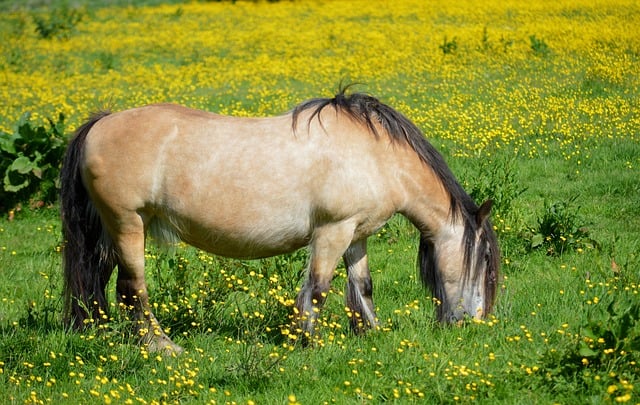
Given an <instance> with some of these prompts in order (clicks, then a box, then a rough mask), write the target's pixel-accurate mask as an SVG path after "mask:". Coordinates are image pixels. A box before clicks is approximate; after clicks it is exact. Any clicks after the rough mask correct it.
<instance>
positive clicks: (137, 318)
mask: <svg viewBox="0 0 640 405" xmlns="http://www.w3.org/2000/svg"><path fill="white" fill-rule="evenodd" d="M126 223H127V224H128V225H127V229H121V230H120V232H118V233H117V235H116V237H115V238H114V243H115V245H116V249H117V251H118V282H117V285H116V293H117V297H118V301H119V302H120V304H121V305H123V306H124V308H125V309H126V310H127V311H129V313H130V314H131V318H132V320H133V321H134V322H135V323H136V332H137V333H138V334H139V336H140V338H141V341H142V342H143V343H144V344H147V345H148V347H149V350H150V351H168V352H176V353H180V352H181V351H182V348H181V347H180V346H178V345H176V344H175V343H173V342H172V341H171V339H169V337H168V336H167V335H166V334H165V333H164V331H163V330H162V328H161V327H160V324H159V323H158V320H157V319H156V317H155V316H154V315H153V312H151V307H150V306H149V295H148V293H147V284H146V282H145V279H144V243H145V237H144V225H143V221H142V218H141V217H140V216H139V215H137V214H135V215H132V216H131V218H129V220H128V221H126Z"/></svg>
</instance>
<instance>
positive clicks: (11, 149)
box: [0, 113, 66, 209]
mask: <svg viewBox="0 0 640 405" xmlns="http://www.w3.org/2000/svg"><path fill="white" fill-rule="evenodd" d="M30 118H31V116H30V114H29V113H26V114H23V115H22V117H21V118H20V120H19V121H18V124H17V126H16V129H15V131H14V133H13V134H9V133H6V132H0V175H2V177H3V187H2V189H1V190H0V197H2V198H1V200H2V205H3V206H2V207H0V209H9V208H11V207H12V206H14V205H15V204H17V203H18V202H21V201H26V200H28V199H30V198H36V199H38V200H39V201H42V202H43V203H51V202H54V201H55V200H56V198H57V190H58V188H59V179H58V176H59V172H60V164H61V162H62V157H63V154H64V151H65V147H66V139H65V136H64V130H65V126H64V115H63V114H62V113H60V114H59V115H58V120H57V122H56V121H54V120H52V119H48V122H49V127H48V128H47V127H45V126H35V125H33V124H32V123H31V122H30Z"/></svg>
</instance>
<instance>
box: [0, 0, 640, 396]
mask: <svg viewBox="0 0 640 405" xmlns="http://www.w3.org/2000/svg"><path fill="white" fill-rule="evenodd" d="M134 3H135V4H138V5H135V6H134V5H133V4H134ZM142 3H143V4H144V5H143V6H141V5H139V4H141V3H140V2H130V1H118V2H115V3H114V2H106V1H77V2H71V1H69V2H62V1H57V0H52V1H45V0H42V1H36V0H34V1H30V2H26V3H22V2H15V1H7V0H3V1H0V9H2V10H4V11H3V12H2V14H0V32H1V35H2V38H3V41H2V43H0V99H1V100H2V103H1V104H0V177H2V179H3V180H2V188H1V189H0V198H1V200H0V206H1V209H2V212H3V219H2V220H0V276H1V277H0V386H1V387H2V389H1V390H0V402H2V403H45V402H51V403H65V402H67V403H85V402H90V401H92V402H104V403H183V402H184V403H196V402H197V403H206V402H211V403H287V402H289V403H296V402H299V403H309V404H315V403H334V402H335V403H363V402H364V403H381V402H398V403H405V402H411V401H427V403H453V402H462V403H468V402H482V403H492V404H493V403H602V402H634V403H638V402H640V393H639V388H638V387H640V385H639V384H640V382H639V378H638V375H639V374H638V373H639V370H638V363H637V362H638V361H639V359H638V357H639V355H640V324H639V322H638V320H639V318H640V301H639V300H638V290H639V288H640V287H639V286H640V274H639V270H640V265H639V262H640V259H639V258H638V250H639V247H640V246H639V245H640V220H639V218H640V215H639V214H640V208H639V207H640V204H639V202H640V182H638V167H639V166H640V143H639V137H640V105H639V104H640V86H639V85H640V68H639V66H640V65H639V63H638V62H639V59H640V32H639V31H638V30H637V28H636V27H637V26H638V24H639V23H640V7H639V6H638V4H637V3H636V2H634V1H625V0H611V1H596V2H593V1H554V2H546V1H542V2H527V3H523V2H516V1H487V2H483V3H482V4H481V5H480V4H479V3H477V2H472V1H459V2H455V3H452V4H440V3H449V2H439V3H437V2H434V3H431V2H423V1H412V0H403V1H396V2H393V3H392V4H393V5H391V3H387V2H376V1H367V2H360V1H353V2H338V1H324V2H317V1H296V2H289V1H287V2H285V1H282V2H275V3H272V2H238V3H233V2H184V3H183V2H171V3H168V2H161V1H148V2H142ZM340 81H346V82H349V81H350V82H359V83H364V85H362V86H361V87H360V89H361V90H365V91H368V92H370V93H372V94H374V95H376V96H378V97H380V98H381V99H382V100H383V101H385V102H387V103H389V104H391V105H392V106H394V107H396V108H398V109H399V110H401V111H402V112H404V113H405V114H406V115H408V116H409V117H410V118H411V119H412V120H413V121H415V122H416V123H417V124H418V125H419V126H420V127H421V128H422V129H423V130H424V132H425V134H426V136H427V137H428V138H429V139H430V140H431V141H432V142H433V143H434V145H436V146H437V147H438V149H440V150H441V151H442V153H443V154H444V155H445V157H446V158H447V161H448V162H449V163H450V165H451V167H452V169H453V170H454V172H455V173H456V174H457V175H458V177H459V179H460V180H461V181H462V182H463V184H464V185H465V188H466V189H467V190H468V191H469V192H470V193H471V194H472V195H473V196H474V198H476V199H477V200H478V201H480V200H483V199H485V198H488V197H492V198H494V199H495V200H496V207H495V211H494V216H493V219H494V225H495V228H496V230H497V232H498V235H499V239H500V244H501V249H502V252H503V257H502V262H503V277H502V280H501V283H500V290H501V291H500V294H499V297H498V303H497V307H496V311H495V314H494V315H493V316H492V317H491V318H489V319H487V320H486V321H483V322H478V323H473V324H469V325H466V326H464V327H461V328H455V327H441V326H439V325H437V324H436V323H435V320H434V305H433V303H432V302H431V300H430V297H429V296H428V293H427V292H426V291H424V290H423V289H421V288H420V286H419V285H418V282H417V281H416V274H415V270H414V263H415V257H416V245H417V240H418V235H417V234H416V232H415V230H413V228H412V227H411V226H410V225H409V224H408V223H407V222H406V221H405V220H403V219H402V218H394V219H393V220H392V221H391V222H390V224H388V225H387V226H385V227H384V228H382V229H381V230H380V231H379V232H378V234H377V235H374V237H373V238H371V243H370V245H371V246H370V253H371V266H372V270H373V273H374V285H375V292H374V298H375V300H376V304H377V305H378V308H379V309H378V312H379V316H380V317H381V321H382V327H381V329H380V330H379V331H375V332H372V333H369V334H367V335H366V336H364V337H355V336H352V335H351V334H350V333H349V332H348V322H347V317H346V315H345V314H344V299H343V296H342V289H343V286H344V278H345V276H346V274H345V270H344V268H339V269H338V271H337V274H336V278H335V280H334V287H333V289H332V291H331V294H330V296H329V299H328V305H327V308H326V310H325V311H324V312H323V313H322V326H321V331H322V336H323V338H322V340H321V341H319V342H317V344H316V347H314V348H312V349H304V348H302V347H299V346H298V345H297V343H296V341H295V340H293V341H292V340H291V339H289V338H288V337H287V336H286V330H287V328H286V327H285V326H286V325H287V324H288V323H289V314H290V312H291V306H292V304H293V299H294V297H295V294H296V289H297V288H298V286H299V284H300V280H301V275H302V273H301V269H302V268H303V267H304V262H305V258H306V253H305V252H304V251H300V252H296V253H295V254H292V255H288V256H284V257H279V258H272V259H268V260H263V261H257V262H241V261H231V260H222V259H220V258H216V257H212V256H210V255H207V254H204V253H202V252H199V251H196V250H194V249H191V248H188V247H186V246H179V247H178V249H177V252H176V254H173V255H170V254H167V253H162V252H159V251H157V250H156V249H155V248H154V247H152V246H149V249H148V252H147V260H148V261H147V269H148V271H147V273H148V281H149V283H150V288H151V293H152V301H153V303H154V305H155V306H157V308H156V313H157V315H158V316H159V318H161V322H162V323H163V324H164V325H167V326H169V327H170V329H171V331H170V334H171V335H172V337H174V338H175V340H176V341H177V342H178V343H180V344H182V345H183V346H185V347H186V350H187V352H186V353H185V354H183V355H182V356H180V357H177V358H167V357H162V356H156V355H154V354H149V353H147V352H146V351H145V350H144V348H139V347H138V346H137V345H136V344H135V341H134V340H133V338H132V337H131V336H130V335H129V334H128V333H127V331H128V330H129V328H128V325H127V320H126V319H121V318H120V316H119V314H118V312H117V311H115V310H114V311H113V312H114V314H113V315H114V319H113V320H112V321H111V322H110V323H109V324H108V325H107V326H106V327H104V328H102V329H100V330H95V331H90V332H88V333H85V334H77V333H71V332H68V331H66V330H64V328H63V327H62V325H61V322H60V311H61V304H62V302H61V298H60V287H61V277H60V244H61V240H60V224H59V218H58V211H57V206H56V203H55V194H56V187H57V184H56V178H57V170H58V168H59V160H60V154H61V153H62V150H63V149H64V142H65V140H66V138H67V137H68V135H69V134H70V133H71V132H72V130H73V129H74V128H76V127H77V126H78V125H79V123H80V122H82V121H83V120H84V119H85V118H86V117H87V116H88V115H89V113H90V112H92V111H94V110H96V109H100V108H104V107H108V108H112V109H114V110H120V109H124V108H128V107H133V106H136V105H140V104H146V103H151V102H177V103H181V104H186V105H189V106H191V107H196V108H202V109H207V110H212V111H218V112H222V113H226V114H234V115H239V116H249V115H272V114H278V113H281V112H283V111H286V110H288V109H290V108H292V107H293V106H294V105H296V104H297V103H299V102H300V101H302V100H304V99H307V98H310V97H316V96H330V95H332V94H333V92H334V91H335V90H336V89H337V87H338V83H339V82H340ZM211 204H212V207H215V201H212V202H211ZM38 207H39V209H36V208H38ZM112 288H113V287H112Z"/></svg>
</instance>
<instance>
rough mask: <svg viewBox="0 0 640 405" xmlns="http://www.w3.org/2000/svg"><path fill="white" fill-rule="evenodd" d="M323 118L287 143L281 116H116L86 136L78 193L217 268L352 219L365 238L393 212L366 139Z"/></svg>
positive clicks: (180, 110) (160, 108) (166, 109)
mask: <svg viewBox="0 0 640 405" xmlns="http://www.w3.org/2000/svg"><path fill="white" fill-rule="evenodd" d="M327 115H328V118H327V117H324V121H323V125H324V126H320V125H319V124H317V123H315V124H313V125H309V126H308V127H307V126H304V127H302V126H301V127H299V129H298V131H297V132H296V133H294V131H293V129H292V121H291V115H290V114H288V115H283V116H278V117H271V118H236V117H228V116H221V115H216V114H212V113H207V112H203V111H198V110H192V109H188V108H185V107H180V106H176V105H170V104H160V105H151V106H146V107H140V108H136V109H132V110H127V111H123V112H119V113H115V114H112V115H109V116H107V117H105V118H103V119H102V120H101V121H99V122H98V123H97V124H96V125H95V126H94V128H93V129H92V131H91V132H90V134H89V136H88V139H87V145H86V153H85V172H84V178H85V182H86V183H87V186H88V188H89V189H90V192H91V194H92V195H93V196H94V197H95V198H98V199H99V200H101V204H102V205H103V206H104V207H105V208H104V209H105V210H108V211H109V212H108V214H109V215H112V216H115V217H117V216H118V215H120V214H121V211H122V212H123V213H124V212H136V213H139V214H140V215H143V216H144V217H145V218H149V219H151V218H155V219H157V220H161V221H163V223H165V224H167V225H168V226H171V227H172V228H174V230H175V231H176V232H177V233H178V234H179V236H180V237H181V238H182V239H184V240H186V241H187V242H189V243H191V244H194V245H196V246H198V247H201V248H203V249H206V250H209V251H213V252H214V253H218V254H223V255H227V256H238V254H237V253H236V252H237V251H238V250H240V249H243V250H244V251H245V252H251V251H252V250H255V253H247V254H246V255H247V256H268V255H272V254H276V253H281V252H283V251H289V250H293V249H295V248H298V247H300V246H303V245H305V244H306V243H308V241H309V240H310V238H311V236H312V231H313V228H314V226H317V225H318V223H320V222H322V221H329V222H330V221H340V220H342V219H345V218H349V217H353V216H354V215H360V216H362V218H364V219H363V220H362V221H370V222H371V224H367V225H366V226H365V225H362V227H363V229H362V232H363V233H366V232H369V231H370V229H369V228H373V227H376V226H379V225H381V223H382V222H383V220H386V219H387V218H388V216H389V215H391V211H392V207H385V204H387V203H388V201H385V198H384V197H385V193H388V190H385V187H388V182H387V181H386V179H385V178H384V176H383V175H382V173H381V168H379V167H378V164H379V162H378V160H377V157H376V156H373V155H375V154H372V149H375V147H374V146H371V145H372V142H375V139H374V138H373V137H372V136H370V137H369V138H363V137H360V138H358V136H356V135H357V134H356V135H354V134H352V132H354V131H362V130H361V129H359V127H358V126H357V125H356V124H355V123H353V122H352V121H351V120H348V119H344V120H343V122H340V123H337V122H335V118H334V117H332V116H331V115H330V114H327ZM342 128H344V130H343V133H339V134H338V133H337V132H340V131H339V129H342ZM387 205H388V204H387ZM378 211H384V213H379V212H378ZM122 215H124V214H122ZM378 216H379V217H380V219H378ZM383 217H384V218H383ZM367 218H368V219H367ZM355 221H361V220H360V219H355ZM362 221H361V222H362ZM365 228H366V229H365Z"/></svg>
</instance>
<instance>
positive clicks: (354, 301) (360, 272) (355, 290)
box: [343, 239, 378, 334]
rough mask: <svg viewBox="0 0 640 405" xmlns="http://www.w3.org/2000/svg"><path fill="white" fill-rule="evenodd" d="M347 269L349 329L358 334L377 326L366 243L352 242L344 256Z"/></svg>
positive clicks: (362, 241) (364, 241)
mask: <svg viewBox="0 0 640 405" xmlns="http://www.w3.org/2000/svg"><path fill="white" fill-rule="evenodd" d="M343 258H344V263H345V266H346V267H347V274H348V280H347V287H346V301H347V307H348V308H349V310H350V315H351V329H352V330H353V331H354V332H355V333H356V334H360V333H362V332H364V331H365V330H366V329H369V328H375V327H377V326H378V318H377V316H376V312H375V308H374V306H373V298H372V294H373V283H372V281H371V272H370V271H369V264H368V260H367V241H366V239H363V240H361V241H358V242H354V243H353V244H352V245H351V246H349V249H347V251H346V252H345V254H344V257H343Z"/></svg>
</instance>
